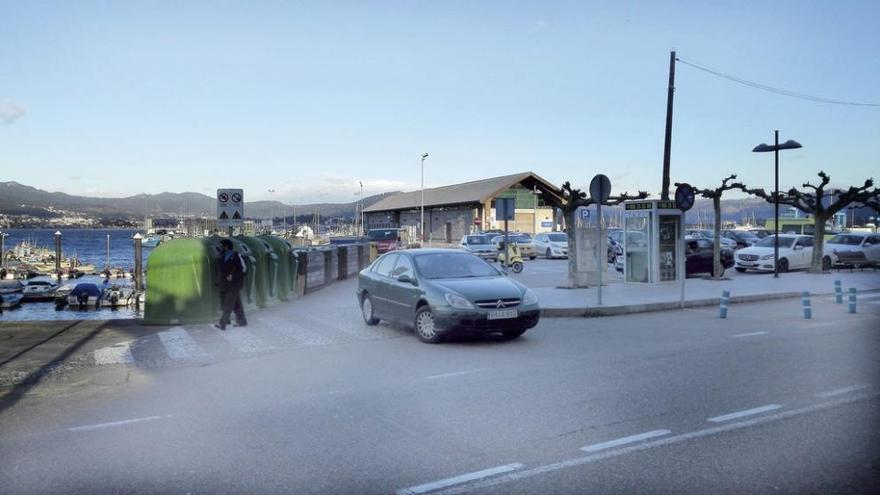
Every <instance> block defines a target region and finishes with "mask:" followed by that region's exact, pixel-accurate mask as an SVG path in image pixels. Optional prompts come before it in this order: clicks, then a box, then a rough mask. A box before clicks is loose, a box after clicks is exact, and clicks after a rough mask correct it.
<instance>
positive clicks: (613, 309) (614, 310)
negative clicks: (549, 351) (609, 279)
mask: <svg viewBox="0 0 880 495" xmlns="http://www.w3.org/2000/svg"><path fill="white" fill-rule="evenodd" d="M877 292H880V289H870V290H863V291H860V292H859V294H871V293H877ZM833 295H834V292H833V291H832V292H822V293H816V294H813V296H820V297H821V296H833ZM798 297H801V292H800V291H797V292H779V293H775V294H750V295H746V296H732V297H731V298H730V303H731V304H742V303H750V302H762V301H772V300H776V299H793V298H798ZM720 302H721V298H720V297H710V298H706V299H693V300H685V302H684V307H685V308H698V307H705V306H717V305H718V304H719V303H720ZM675 309H681V303H680V302H679V301H667V302H656V303H645V304H625V305H620V306H593V307H586V308H541V316H542V317H544V318H573V317H577V318H599V317H603V316H620V315H628V314H635V313H651V312H654V311H671V310H675Z"/></svg>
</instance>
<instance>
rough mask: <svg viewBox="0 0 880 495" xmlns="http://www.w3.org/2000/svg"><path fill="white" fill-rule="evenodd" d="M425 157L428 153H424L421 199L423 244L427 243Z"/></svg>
mask: <svg viewBox="0 0 880 495" xmlns="http://www.w3.org/2000/svg"><path fill="white" fill-rule="evenodd" d="M425 158H428V154H427V153H422V189H421V191H422V201H421V212H422V213H421V215H420V217H421V219H420V220H419V221H420V222H421V225H419V233H420V234H421V235H422V242H421V243H422V244H424V243H425Z"/></svg>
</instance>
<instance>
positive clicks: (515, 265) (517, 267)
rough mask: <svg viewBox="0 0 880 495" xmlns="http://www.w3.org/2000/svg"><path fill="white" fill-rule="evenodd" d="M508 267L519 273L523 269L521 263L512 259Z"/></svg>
mask: <svg viewBox="0 0 880 495" xmlns="http://www.w3.org/2000/svg"><path fill="white" fill-rule="evenodd" d="M510 268H511V269H512V270H513V273H519V272H521V271H522V269H523V264H522V263H520V262H519V261H514V262H513V264H512V265H511V266H510Z"/></svg>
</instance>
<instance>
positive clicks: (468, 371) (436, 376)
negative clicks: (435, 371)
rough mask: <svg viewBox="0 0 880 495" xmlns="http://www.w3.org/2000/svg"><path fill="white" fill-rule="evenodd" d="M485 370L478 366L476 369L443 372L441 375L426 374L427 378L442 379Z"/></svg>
mask: <svg viewBox="0 0 880 495" xmlns="http://www.w3.org/2000/svg"><path fill="white" fill-rule="evenodd" d="M483 370H484V368H477V369H474V370H466V371H456V372H454V373H441V374H439V375H431V376H426V377H425V380H440V379H442V378H451V377H453V376H461V375H469V374H471V373H479V372H481V371H483Z"/></svg>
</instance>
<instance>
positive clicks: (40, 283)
mask: <svg viewBox="0 0 880 495" xmlns="http://www.w3.org/2000/svg"><path fill="white" fill-rule="evenodd" d="M57 289H58V284H54V283H52V282H50V281H48V280H30V281H28V283H27V285H25V286H24V289H23V290H22V292H21V293H22V295H24V300H25V301H51V300H52V299H53V298H54V297H55V291H56V290H57Z"/></svg>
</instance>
